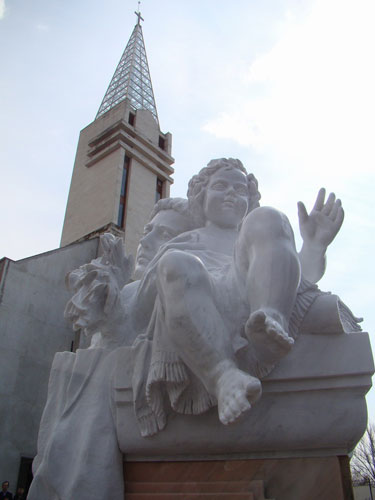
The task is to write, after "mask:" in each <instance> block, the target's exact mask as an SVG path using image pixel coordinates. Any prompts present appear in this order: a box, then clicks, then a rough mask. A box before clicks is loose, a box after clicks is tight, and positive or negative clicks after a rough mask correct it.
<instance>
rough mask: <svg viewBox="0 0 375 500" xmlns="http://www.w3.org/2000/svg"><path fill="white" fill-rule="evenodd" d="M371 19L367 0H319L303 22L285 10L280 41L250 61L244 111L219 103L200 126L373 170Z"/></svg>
mask: <svg viewBox="0 0 375 500" xmlns="http://www.w3.org/2000/svg"><path fill="white" fill-rule="evenodd" d="M374 20H375V4H374V3H373V2H372V1H370V0H359V1H358V2H356V3H355V5H354V4H353V3H352V2H350V1H345V0H344V1H342V0H341V1H338V0H325V1H320V0H317V1H315V3H314V4H313V5H312V8H311V9H310V10H309V12H308V13H307V14H305V17H304V19H303V20H302V22H301V21H298V20H296V19H295V18H293V16H288V18H287V20H286V21H285V25H284V29H283V35H282V36H281V37H280V39H279V41H278V42H277V43H276V44H275V45H274V47H273V48H272V49H271V50H270V51H269V52H267V53H265V54H263V55H261V56H259V57H258V58H257V59H256V60H255V61H254V62H253V63H252V64H251V65H250V66H248V68H247V71H246V74H245V76H244V78H243V81H242V89H241V94H242V96H241V97H242V104H241V109H240V111H238V110H233V109H235V108H233V107H232V108H231V109H228V110H226V109H222V110H221V112H220V113H219V114H218V115H217V116H216V117H213V118H212V119H211V120H209V121H207V123H206V124H205V125H204V127H203V129H204V130H205V131H207V132H209V133H211V134H213V135H215V136H217V137H220V138H228V139H233V140H234V141H236V142H238V143H239V144H241V145H247V146H251V147H254V148H256V149H260V150H261V149H264V148H267V147H272V148H276V149H277V151H278V154H279V155H280V154H285V155H293V156H294V157H295V158H303V159H304V161H305V166H307V167H311V168H314V166H315V168H316V165H321V168H322V169H325V170H327V168H329V170H330V172H333V171H335V174H336V175H337V174H338V173H340V175H350V174H351V172H352V171H353V165H355V168H356V170H357V172H358V170H360V171H362V172H367V173H369V172H371V170H372V169H373V164H374V162H375V153H374V149H373V147H372V141H373V137H374V135H375V122H374V120H373V116H374V114H375V94H374V92H373V89H374V88H375V69H374V66H373V64H372V63H371V60H372V58H373V55H372V50H373V47H374V45H375V31H374V30H373V23H374ZM259 87H261V88H262V90H263V92H262V94H261V96H260V97H259ZM252 95H253V96H254V97H252ZM228 101H229V102H230V99H229V96H228ZM224 102H225V101H224Z"/></svg>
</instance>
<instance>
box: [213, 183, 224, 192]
mask: <svg viewBox="0 0 375 500" xmlns="http://www.w3.org/2000/svg"><path fill="white" fill-rule="evenodd" d="M226 187H227V186H226V184H225V182H221V181H220V182H215V183H214V184H212V186H211V189H215V190H216V191H222V190H223V189H225V188H226Z"/></svg>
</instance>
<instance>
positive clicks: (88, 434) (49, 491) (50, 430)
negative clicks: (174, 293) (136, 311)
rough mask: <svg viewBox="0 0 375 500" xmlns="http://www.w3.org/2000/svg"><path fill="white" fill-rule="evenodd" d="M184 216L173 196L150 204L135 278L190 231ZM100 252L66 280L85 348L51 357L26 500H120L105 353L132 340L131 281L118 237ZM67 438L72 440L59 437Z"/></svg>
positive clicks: (69, 310)
mask: <svg viewBox="0 0 375 500" xmlns="http://www.w3.org/2000/svg"><path fill="white" fill-rule="evenodd" d="M188 213H189V212H188V209H187V201H186V200H183V199H179V198H175V199H163V200H160V201H159V202H158V203H157V204H156V205H155V207H154V210H153V212H152V213H151V216H150V221H149V222H148V224H147V226H146V228H145V233H144V235H143V237H142V238H141V241H140V244H139V247H138V252H137V257H136V266H135V268H136V271H137V273H138V275H139V276H141V275H142V271H143V269H144V268H145V266H147V264H148V262H149V261H150V260H152V258H153V257H154V256H155V254H156V253H157V251H158V250H159V248H160V246H161V245H163V244H164V243H166V242H167V241H168V240H169V239H171V238H173V237H175V236H177V235H178V234H179V233H180V232H184V231H188V230H189V229H191V227H192V225H191V220H190V217H189V216H188ZM101 246H102V249H101V250H102V255H101V256H100V257H98V258H97V259H94V260H93V261H92V262H90V263H89V264H85V265H83V266H81V267H80V268H79V269H77V270H74V271H72V272H71V273H69V275H68V276H67V279H66V281H67V285H68V286H69V288H70V290H72V291H73V292H74V295H73V297H72V298H71V299H70V301H69V302H68V304H67V306H66V310H65V317H66V318H67V320H68V321H69V322H70V323H71V324H72V326H73V328H74V329H75V330H81V332H83V334H84V335H85V336H86V337H88V340H89V341H91V345H90V348H89V349H78V350H77V352H76V353H72V352H61V353H57V354H56V355H55V358H54V361H53V364H52V368H51V375H50V381H49V391H48V397H47V403H46V406H45V409H44V412H43V415H42V419H41V425H40V431H39V437H38V453H37V456H36V457H35V459H34V462H33V474H34V480H33V482H32V485H31V488H30V490H29V496H28V498H29V499H30V500H61V499H65V498H74V497H75V496H76V494H77V491H78V492H79V495H80V497H82V498H84V499H86V500H90V499H92V498H95V496H96V494H97V492H98V491H99V489H100V488H101V487H102V486H103V484H104V485H106V487H107V489H108V488H111V497H112V498H115V499H116V500H120V499H122V498H123V477H122V476H123V472H122V454H121V452H120V450H119V448H118V442H117V434H116V428H115V425H114V419H113V414H112V407H113V401H112V399H111V394H112V391H111V388H112V378H113V370H114V361H113V355H114V354H115V353H116V348H118V347H119V346H123V345H131V343H132V341H133V340H134V339H133V336H136V335H137V332H134V331H133V330H132V316H131V314H130V313H129V311H130V310H131V307H130V306H129V304H131V302H132V297H133V295H134V294H135V293H136V291H137V288H138V285H139V281H134V282H131V283H128V284H125V285H124V283H126V282H127V281H128V279H129V278H130V276H131V273H132V266H131V262H130V261H129V258H128V257H126V256H125V254H124V248H123V241H122V239H120V238H115V237H114V236H112V235H111V234H105V235H103V236H101ZM77 429H79V432H78V433H77ZM73 435H74V436H75V437H74V439H67V436H73ZM81 457H85V459H83V458H82V459H81ZM87 457H90V459H91V460H92V462H91V464H92V463H94V462H95V463H97V464H99V466H98V469H97V470H96V472H95V474H94V475H93V473H92V468H91V466H90V465H89V464H88V463H87V460H86V459H87ZM57 471H58V473H57Z"/></svg>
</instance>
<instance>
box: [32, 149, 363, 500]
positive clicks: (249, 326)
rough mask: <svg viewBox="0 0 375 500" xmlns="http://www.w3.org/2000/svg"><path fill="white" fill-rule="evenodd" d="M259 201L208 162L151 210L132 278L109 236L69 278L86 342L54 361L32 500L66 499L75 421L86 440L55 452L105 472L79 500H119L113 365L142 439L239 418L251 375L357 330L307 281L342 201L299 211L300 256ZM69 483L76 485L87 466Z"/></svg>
mask: <svg viewBox="0 0 375 500" xmlns="http://www.w3.org/2000/svg"><path fill="white" fill-rule="evenodd" d="M259 199H260V194H259V192H258V186H257V181H256V179H255V177H254V176H253V175H252V174H250V175H248V174H247V172H246V170H245V169H244V167H243V165H242V164H241V162H240V161H239V160H234V159H219V160H212V161H211V162H210V163H209V164H208V166H207V167H206V168H204V169H202V170H201V171H200V172H199V174H198V175H196V176H194V177H193V178H192V179H191V181H190V183H189V188H188V193H187V200H182V199H166V200H160V201H159V202H158V204H157V205H156V208H155V210H154V212H153V214H152V215H151V219H150V222H149V224H147V225H146V227H145V233H144V235H143V237H142V239H141V241H140V245H139V248H138V253H137V258H136V266H135V277H136V278H137V279H136V281H130V276H131V272H132V271H131V269H132V263H131V259H130V258H128V257H126V256H125V254H124V251H123V246H122V242H121V241H120V240H119V239H116V238H114V237H113V236H111V235H104V236H103V237H101V244H102V250H103V252H102V255H101V257H99V258H98V259H95V260H94V261H92V262H91V263H89V264H87V265H85V266H82V267H81V268H80V269H79V270H76V271H73V272H72V273H70V275H69V276H68V277H67V283H68V286H69V287H70V289H71V290H72V292H73V293H74V295H73V297H72V299H71V301H70V302H69V303H68V305H67V308H66V317H67V318H68V320H69V321H71V323H72V325H73V327H74V329H79V330H81V332H82V333H83V334H85V335H87V336H88V337H90V338H91V345H90V348H89V349H86V350H79V351H78V352H77V354H74V353H60V354H57V355H56V359H55V361H54V365H53V367H52V374H51V380H50V386H49V395H48V401H47V406H46V410H45V412H44V415H43V418H42V424H41V430H40V436H39V443H38V456H37V458H36V461H35V463H34V473H35V479H34V483H33V485H32V488H31V490H30V495H29V498H30V499H31V500H36V499H37V498H38V500H43V499H44V498H46V499H47V498H49V499H50V498H51V499H52V498H56V499H60V498H68V497H69V495H68V496H66V492H64V493H62V483H61V484H60V483H58V482H56V479H55V478H53V474H52V471H51V464H55V462H56V461H57V460H58V457H57V454H58V451H57V450H59V451H60V452H61V449H62V448H64V446H63V445H62V443H63V441H64V436H65V435H66V432H67V429H69V426H70V427H71V428H73V427H75V426H76V425H77V420H81V421H83V422H85V419H86V421H87V422H89V423H88V424H87V425H88V427H86V428H85V429H86V432H82V433H80V432H79V431H77V432H76V438H75V439H76V441H75V442H74V443H70V444H69V445H68V444H66V445H65V450H66V452H65V455H72V456H75V457H76V456H80V453H81V454H82V453H85V454H86V455H90V454H91V455H93V456H95V464H99V463H104V462H105V461H106V463H110V464H111V471H109V469H107V468H104V469H103V468H102V469H101V470H102V472H103V474H99V475H98V477H97V480H94V479H92V480H91V483H90V484H91V486H90V488H89V489H88V490H87V491H86V493H84V492H83V491H80V496H81V497H82V498H87V499H89V498H93V497H92V496H90V494H93V493H94V491H95V488H97V486H98V484H99V482H100V481H104V482H105V484H112V485H113V483H116V485H117V486H118V488H117V490H116V492H115V494H114V495H111V496H112V497H113V498H121V487H122V480H121V474H122V470H121V467H120V465H119V463H120V462H121V452H123V453H126V452H127V451H126V449H123V447H122V449H121V451H120V449H119V446H118V441H117V440H119V441H121V439H120V438H119V437H118V436H119V433H120V431H119V428H120V427H121V428H123V427H124V423H123V422H120V421H119V419H118V417H117V416H116V415H117V413H116V409H115V407H116V405H117V403H116V401H115V399H116V398H115V396H113V393H114V391H116V390H117V389H118V388H121V383H122V381H121V376H119V375H118V373H117V374H116V368H115V365H116V366H117V365H118V364H120V366H121V364H123V365H124V366H125V368H126V370H125V371H126V374H125V375H124V376H123V378H124V379H127V380H124V381H123V384H124V385H123V387H126V388H128V387H129V388H130V392H129V391H128V389H126V390H127V392H129V394H130V395H131V396H130V397H131V401H132V403H133V412H134V413H133V415H134V418H135V421H136V422H137V424H138V428H139V433H140V435H141V436H143V437H142V438H140V439H145V438H147V437H148V436H152V435H154V434H158V433H159V431H160V430H162V429H164V428H165V427H166V429H167V428H168V425H167V421H168V419H167V416H168V414H169V413H171V412H172V413H175V414H185V415H199V414H204V413H205V412H207V411H208V410H209V409H210V408H211V407H216V406H217V408H218V419H219V421H220V422H221V423H222V424H229V423H234V422H236V421H237V420H238V419H239V417H241V416H242V415H243V414H245V413H246V412H248V411H249V410H250V409H251V407H252V405H254V403H256V402H257V401H258V400H259V399H260V398H261V394H262V383H261V379H262V378H264V377H265V376H266V375H268V374H269V373H270V372H271V370H272V369H273V368H274V367H275V366H276V365H277V363H278V362H279V361H280V360H281V359H282V358H283V357H285V356H286V355H287V354H288V353H289V352H290V351H291V350H292V349H293V345H294V342H295V340H296V339H297V337H298V335H299V334H300V333H303V332H304V331H309V332H311V331H319V333H331V332H335V333H337V332H340V331H341V332H344V331H345V330H347V331H358V330H360V328H359V326H358V324H357V318H355V317H354V316H353V315H352V314H351V313H350V311H349V310H348V309H347V308H346V306H344V304H342V303H341V301H339V299H338V297H336V296H334V295H331V294H329V293H323V292H321V291H320V290H319V289H318V288H317V286H316V285H315V283H316V282H317V281H318V280H319V279H320V278H321V277H322V275H323V274H324V270H325V254H326V250H327V247H328V245H329V244H330V243H331V242H332V240H333V239H334V237H335V236H336V234H337V233H338V231H339V229H340V227H341V224H342V222H343V218H344V212H343V209H342V207H341V202H340V200H338V199H336V198H335V195H334V194H332V193H331V194H330V195H329V196H328V198H327V200H326V199H325V191H324V190H323V189H322V190H320V192H319V194H318V197H317V200H316V202H315V205H314V207H313V209H312V211H311V212H310V213H309V214H308V213H307V211H306V208H305V206H304V205H303V204H302V203H301V202H300V203H299V204H298V213H299V223H300V232H301V235H302V238H303V246H302V249H301V251H300V252H299V253H297V251H296V248H295V243H294V236H293V231H292V229H291V226H290V223H289V221H288V219H287V217H286V216H285V215H284V214H282V213H281V212H279V211H277V210H275V209H273V208H270V207H260V206H259ZM124 346H129V347H127V348H126V356H125V357H124V358H123V363H122V362H121V356H122V354H121V353H122V352H123V351H122V349H123V347H124ZM130 346H131V347H130ZM119 360H120V361H119ZM129 360H130V361H129ZM114 380H115V381H116V382H114ZM166 396H167V397H166ZM98 399H100V400H101V401H102V404H101V405H99V404H98ZM90 401H91V402H90ZM249 415H251V412H250V413H249ZM86 416H87V418H86ZM129 426H130V424H129ZM125 428H126V425H125ZM129 428H130V427H129ZM104 429H105V432H104ZM121 432H122V431H121ZM161 434H162V433H161ZM161 439H162V437H161ZM94 442H95V446H94V445H93V443H94ZM111 447H112V448H113V451H112V454H111ZM77 450H79V453H78V452H77ZM82 450H83V451H82ZM91 455H90V456H91ZM108 457H110V458H108ZM116 464H117V465H116ZM55 465H56V466H58V465H57V464H55ZM96 466H97V465H96ZM96 466H95V467H96ZM60 467H62V466H61V464H60ZM68 474H69V477H70V478H71V481H70V483H71V485H72V488H74V485H77V484H80V481H81V482H82V479H80V478H82V477H85V471H84V466H83V465H81V470H80V472H79V474H78V473H77V474H78V475H77V474H75V472H74V470H73V469H69V470H68V471H65V472H64V474H63V475H65V476H67V475H68ZM88 474H89V468H88V466H87V471H86V475H87V476H88ZM85 484H86V487H87V480H85ZM46 485H48V488H47V486H46ZM65 486H66V483H65ZM101 487H103V484H102V485H101ZM47 491H48V493H46V492H47ZM52 491H53V492H54V493H53V495H55V496H53V495H52V493H51V492H52ZM97 491H98V490H97V489H96V492H97ZM72 494H73V489H72ZM48 495H49V496H48ZM64 495H65V496H64ZM85 495H86V496H85Z"/></svg>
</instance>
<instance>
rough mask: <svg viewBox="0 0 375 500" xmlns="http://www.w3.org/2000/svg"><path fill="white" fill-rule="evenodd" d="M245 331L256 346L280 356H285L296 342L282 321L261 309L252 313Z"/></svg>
mask: <svg viewBox="0 0 375 500" xmlns="http://www.w3.org/2000/svg"><path fill="white" fill-rule="evenodd" d="M245 331H246V335H247V336H248V338H249V339H250V340H251V341H252V343H253V344H254V346H255V347H258V348H263V349H266V350H267V351H269V353H270V354H273V355H277V356H279V357H282V356H285V355H286V354H287V353H288V352H289V351H290V349H291V348H292V346H293V344H294V340H293V339H292V338H291V337H289V335H288V333H287V332H286V331H285V330H284V328H283V327H282V326H281V323H280V322H278V321H276V319H274V318H273V317H272V316H271V315H270V314H267V313H266V312H265V311H262V310H261V309H260V310H258V311H255V312H253V313H252V314H251V315H250V318H249V319H248V321H247V323H246V326H245Z"/></svg>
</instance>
